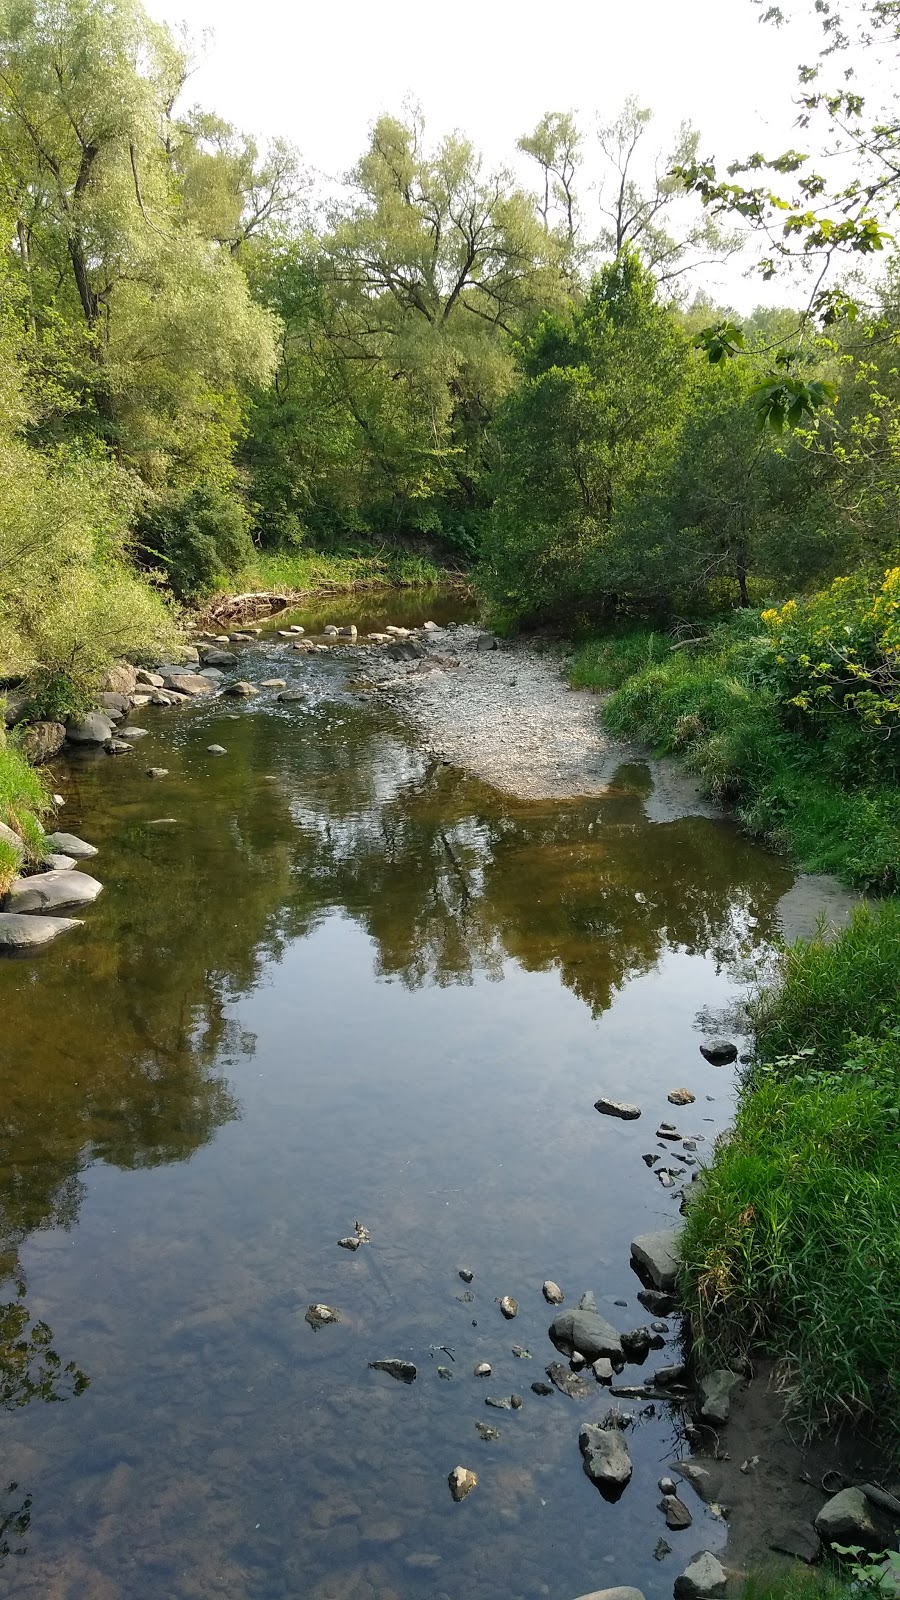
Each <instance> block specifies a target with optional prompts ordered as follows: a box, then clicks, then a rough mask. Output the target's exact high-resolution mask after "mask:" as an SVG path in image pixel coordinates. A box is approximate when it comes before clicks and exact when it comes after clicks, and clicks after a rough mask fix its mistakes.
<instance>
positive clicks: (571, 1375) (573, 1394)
mask: <svg viewBox="0 0 900 1600" xmlns="http://www.w3.org/2000/svg"><path fill="white" fill-rule="evenodd" d="M546 1371H547V1377H548V1378H549V1379H550V1382H551V1383H552V1384H553V1385H554V1387H555V1388H557V1389H559V1391H560V1393H561V1394H567V1395H568V1396H569V1397H570V1399H572V1400H589V1399H590V1397H591V1395H592V1394H596V1392H597V1391H596V1387H595V1385H594V1384H593V1383H589V1382H588V1380H587V1378H583V1377H582V1376H581V1373H580V1372H572V1371H571V1370H570V1368H569V1367H564V1366H563V1364H562V1362H561V1361H551V1363H550V1365H549V1367H547V1369H546Z"/></svg>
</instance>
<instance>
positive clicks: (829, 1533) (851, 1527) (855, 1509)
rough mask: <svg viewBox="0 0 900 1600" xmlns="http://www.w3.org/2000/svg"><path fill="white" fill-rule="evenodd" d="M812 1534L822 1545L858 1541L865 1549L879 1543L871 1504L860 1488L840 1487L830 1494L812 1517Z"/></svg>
mask: <svg viewBox="0 0 900 1600" xmlns="http://www.w3.org/2000/svg"><path fill="white" fill-rule="evenodd" d="M816 1533H817V1534H818V1535H819V1538H820V1539H822V1540H823V1541H824V1543H825V1544H861V1545H864V1546H865V1548H866V1549H867V1550H876V1549H878V1548H880V1546H881V1542H882V1540H881V1535H880V1532H879V1529H878V1525H877V1521H876V1517H875V1513H874V1510H873V1507H872V1505H871V1504H870V1502H869V1501H868V1500H867V1499H866V1496H865V1495H864V1494H863V1491H862V1489H842V1490H841V1492H840V1494H836V1495H832V1497H831V1499H830V1500H829V1501H828V1502H827V1503H826V1504H825V1505H824V1506H823V1507H822V1509H821V1511H820V1512H819V1515H818V1516H817V1517H816Z"/></svg>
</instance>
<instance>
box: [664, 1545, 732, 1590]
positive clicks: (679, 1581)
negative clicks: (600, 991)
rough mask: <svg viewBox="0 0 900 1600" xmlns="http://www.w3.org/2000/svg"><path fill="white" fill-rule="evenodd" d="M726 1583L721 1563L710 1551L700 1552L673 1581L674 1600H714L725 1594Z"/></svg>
mask: <svg viewBox="0 0 900 1600" xmlns="http://www.w3.org/2000/svg"><path fill="white" fill-rule="evenodd" d="M727 1581H728V1580H727V1578H726V1575H725V1568H724V1567H723V1566H722V1563H721V1561H719V1560H718V1558H717V1557H716V1556H714V1555H713V1553H712V1551H711V1550H701V1551H700V1553H699V1555H696V1556H695V1557H694V1559H693V1561H692V1562H691V1563H690V1565H689V1566H688V1567H686V1568H685V1570H684V1572H683V1573H682V1574H681V1577H680V1578H676V1579H675V1600H714V1597H715V1596H717V1595H721V1594H724V1593H725V1585H726V1583H727Z"/></svg>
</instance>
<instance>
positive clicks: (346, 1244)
mask: <svg viewBox="0 0 900 1600" xmlns="http://www.w3.org/2000/svg"><path fill="white" fill-rule="evenodd" d="M338 1244H339V1245H340V1247H341V1249H342V1250H358V1249H359V1247H360V1245H361V1244H362V1239H360V1237H359V1235H358V1234H355V1233H349V1234H348V1235H347V1237H346V1239H338ZM369 1365H370V1366H371V1362H370V1363H369Z"/></svg>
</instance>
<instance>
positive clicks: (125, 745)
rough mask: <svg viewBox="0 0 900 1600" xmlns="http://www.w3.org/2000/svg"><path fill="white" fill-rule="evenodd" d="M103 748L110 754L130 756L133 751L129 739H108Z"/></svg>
mask: <svg viewBox="0 0 900 1600" xmlns="http://www.w3.org/2000/svg"><path fill="white" fill-rule="evenodd" d="M103 748H104V750H105V751H106V754H107V755H108V756H130V755H131V753H132V751H131V745H130V744H129V742H128V740H127V739H118V738H117V739H107V741H106V743H105V745H104V746H103Z"/></svg>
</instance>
